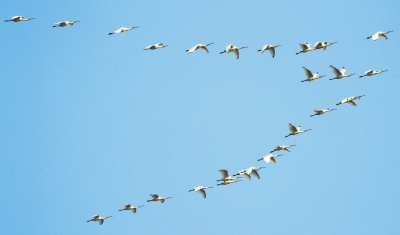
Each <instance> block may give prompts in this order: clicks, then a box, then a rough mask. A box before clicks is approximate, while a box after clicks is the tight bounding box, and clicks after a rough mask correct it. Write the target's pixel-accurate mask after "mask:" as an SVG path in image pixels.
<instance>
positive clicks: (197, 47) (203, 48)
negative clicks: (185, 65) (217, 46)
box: [186, 42, 214, 54]
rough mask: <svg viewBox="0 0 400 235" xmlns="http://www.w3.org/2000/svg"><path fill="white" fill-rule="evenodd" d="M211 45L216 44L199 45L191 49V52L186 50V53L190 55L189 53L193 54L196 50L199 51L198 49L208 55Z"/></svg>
mask: <svg viewBox="0 0 400 235" xmlns="http://www.w3.org/2000/svg"><path fill="white" fill-rule="evenodd" d="M211 44H214V43H213V42H212V43H208V44H197V45H196V46H194V47H192V48H190V49H189V50H186V53H188V54H189V53H192V52H194V51H195V50H198V49H200V50H203V51H205V52H206V53H208V49H207V46H209V45H211Z"/></svg>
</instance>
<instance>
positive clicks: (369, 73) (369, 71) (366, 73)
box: [359, 69, 387, 78]
mask: <svg viewBox="0 0 400 235" xmlns="http://www.w3.org/2000/svg"><path fill="white" fill-rule="evenodd" d="M386 71H387V70H383V71H375V70H372V69H370V70H368V71H367V72H365V74H364V75H362V76H360V77H359V78H362V77H366V76H374V75H377V74H380V73H384V72H386Z"/></svg>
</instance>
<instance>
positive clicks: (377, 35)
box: [372, 32, 380, 41]
mask: <svg viewBox="0 0 400 235" xmlns="http://www.w3.org/2000/svg"><path fill="white" fill-rule="evenodd" d="M379 33H380V32H377V33H376V34H374V35H372V40H373V41H376V40H377V39H378V37H379Z"/></svg>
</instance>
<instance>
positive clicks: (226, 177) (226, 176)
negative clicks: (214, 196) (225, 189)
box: [217, 169, 242, 186]
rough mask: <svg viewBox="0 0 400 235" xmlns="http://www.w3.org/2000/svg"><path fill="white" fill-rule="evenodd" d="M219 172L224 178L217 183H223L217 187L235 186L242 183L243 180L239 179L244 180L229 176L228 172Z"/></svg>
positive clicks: (222, 170)
mask: <svg viewBox="0 0 400 235" xmlns="http://www.w3.org/2000/svg"><path fill="white" fill-rule="evenodd" d="M219 172H221V174H222V178H221V179H220V180H217V181H222V183H220V184H217V186H219V185H228V184H233V183H236V182H239V181H241V180H238V179H239V178H242V177H232V176H230V175H229V173H228V171H227V170H224V169H221V170H219Z"/></svg>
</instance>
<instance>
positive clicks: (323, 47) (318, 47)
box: [314, 42, 337, 50]
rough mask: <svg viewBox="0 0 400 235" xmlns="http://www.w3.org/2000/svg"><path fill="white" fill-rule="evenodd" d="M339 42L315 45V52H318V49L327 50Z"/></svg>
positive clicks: (317, 43)
mask: <svg viewBox="0 0 400 235" xmlns="http://www.w3.org/2000/svg"><path fill="white" fill-rule="evenodd" d="M335 43H337V42H331V43H328V42H316V43H315V45H314V50H318V49H324V50H326V48H327V47H329V46H332V45H333V44H335Z"/></svg>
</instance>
